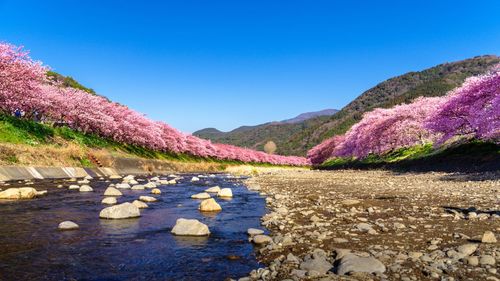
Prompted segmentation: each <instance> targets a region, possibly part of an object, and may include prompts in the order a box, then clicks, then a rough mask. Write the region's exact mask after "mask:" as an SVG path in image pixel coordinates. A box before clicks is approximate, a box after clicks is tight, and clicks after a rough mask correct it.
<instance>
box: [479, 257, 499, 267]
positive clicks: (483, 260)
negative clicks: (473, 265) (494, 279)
mask: <svg viewBox="0 0 500 281" xmlns="http://www.w3.org/2000/svg"><path fill="white" fill-rule="evenodd" d="M495 263H496V260H495V258H494V257H493V256H491V255H482V256H480V257H479V264H480V265H495Z"/></svg>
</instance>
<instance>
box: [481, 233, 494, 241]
mask: <svg viewBox="0 0 500 281" xmlns="http://www.w3.org/2000/svg"><path fill="white" fill-rule="evenodd" d="M496 242H497V238H496V237H495V234H494V233H493V232H491V231H486V232H485V233H484V234H483V237H482V238H481V243H496Z"/></svg>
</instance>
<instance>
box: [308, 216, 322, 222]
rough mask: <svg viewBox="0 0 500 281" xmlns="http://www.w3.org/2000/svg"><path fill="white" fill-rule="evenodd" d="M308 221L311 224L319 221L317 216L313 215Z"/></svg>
mask: <svg viewBox="0 0 500 281" xmlns="http://www.w3.org/2000/svg"><path fill="white" fill-rule="evenodd" d="M309 220H310V221H312V222H319V221H320V220H321V219H320V218H319V217H318V216H316V215H313V216H312V217H311V218H310V219H309Z"/></svg>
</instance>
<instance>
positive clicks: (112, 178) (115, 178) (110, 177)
mask: <svg viewBox="0 0 500 281" xmlns="http://www.w3.org/2000/svg"><path fill="white" fill-rule="evenodd" d="M121 178H122V176H120V175H111V176H109V179H110V180H119V179H121Z"/></svg>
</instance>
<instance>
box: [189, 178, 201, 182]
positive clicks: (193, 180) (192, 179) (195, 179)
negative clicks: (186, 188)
mask: <svg viewBox="0 0 500 281" xmlns="http://www.w3.org/2000/svg"><path fill="white" fill-rule="evenodd" d="M198 181H200V178H198V177H192V178H191V182H198Z"/></svg>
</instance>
